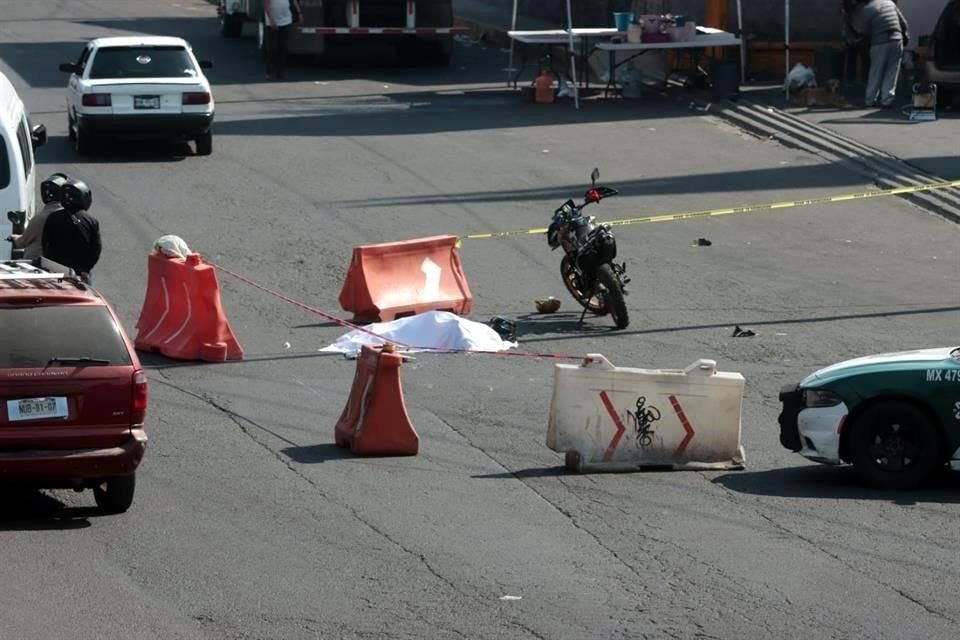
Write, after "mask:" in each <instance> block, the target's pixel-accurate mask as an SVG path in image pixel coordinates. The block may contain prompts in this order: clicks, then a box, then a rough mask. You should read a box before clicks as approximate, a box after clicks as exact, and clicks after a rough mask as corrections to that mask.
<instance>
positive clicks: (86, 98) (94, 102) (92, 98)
mask: <svg viewBox="0 0 960 640" xmlns="http://www.w3.org/2000/svg"><path fill="white" fill-rule="evenodd" d="M111 104H113V103H112V101H111V100H110V94H109V93H86V94H84V95H83V106H85V107H109V106H110V105H111Z"/></svg>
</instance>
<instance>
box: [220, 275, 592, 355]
mask: <svg viewBox="0 0 960 640" xmlns="http://www.w3.org/2000/svg"><path fill="white" fill-rule="evenodd" d="M207 264H209V265H210V266H212V267H213V268H214V269H217V270H219V271H222V272H223V273H225V274H227V275H228V276H232V277H234V278H236V279H237V280H239V281H240V282H243V283H245V284H248V285H250V286H251V287H253V288H255V289H259V290H260V291H263V292H264V293H266V294H269V295H271V296H273V297H275V298H279V299H280V300H283V301H284V302H286V303H289V304H292V305H293V306H295V307H299V308H300V309H302V310H304V311H306V312H307V313H312V314H313V315H316V316H320V317H321V318H324V319H325V320H329V321H330V322H333V323H336V324H338V325H340V326H342V327H346V328H348V329H353V330H355V331H361V332H363V333H366V334H368V335H370V336H373V337H374V338H377V339H378V340H382V341H384V342H387V343H390V344H394V345H397V346H399V347H404V348H406V349H410V350H417V351H434V352H440V353H482V354H486V355H496V356H519V357H523V358H552V359H554V360H584V359H585V358H584V356H576V355H570V354H566V353H538V352H535V351H481V350H479V349H453V348H449V347H424V346H419V345H411V344H406V343H403V342H397V341H395V340H390V339H389V338H385V337H384V336H381V335H379V334H377V333H375V332H373V331H370V330H369V329H367V328H366V327H361V326H360V325H357V324H354V323H352V322H350V321H348V320H344V319H343V318H338V317H337V316H334V315H332V314H329V313H327V312H325V311H321V310H320V309H317V308H316V307H312V306H310V305H308V304H306V303H303V302H300V301H299V300H294V299H293V298H290V297H288V296H285V295H283V294H282V293H280V292H279V291H274V290H273V289H270V288H269V287H265V286H263V285H262V284H260V283H258V282H254V281H253V280H251V279H250V278H247V277H245V276H242V275H240V274H239V273H236V272H235V271H231V270H230V269H227V268H226V267H222V266H220V265H218V264H215V263H213V262H208V263H207Z"/></svg>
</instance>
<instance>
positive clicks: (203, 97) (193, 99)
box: [183, 91, 210, 104]
mask: <svg viewBox="0 0 960 640" xmlns="http://www.w3.org/2000/svg"><path fill="white" fill-rule="evenodd" d="M183 104H210V94H209V93H207V92H206V91H191V92H189V93H185V94H183Z"/></svg>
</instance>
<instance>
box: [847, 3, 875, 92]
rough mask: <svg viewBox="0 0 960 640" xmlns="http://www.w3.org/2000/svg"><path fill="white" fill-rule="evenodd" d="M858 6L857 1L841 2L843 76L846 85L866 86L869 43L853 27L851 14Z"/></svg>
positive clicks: (868, 66)
mask: <svg viewBox="0 0 960 640" xmlns="http://www.w3.org/2000/svg"><path fill="white" fill-rule="evenodd" d="M858 4H859V2H858V1H857V0H843V10H842V11H843V28H842V37H843V44H844V49H843V53H844V60H845V68H844V70H843V75H844V80H845V81H846V82H848V83H853V84H860V83H862V84H866V81H867V74H868V73H869V72H870V43H869V42H867V41H866V40H865V39H864V38H863V36H862V35H861V34H860V33H857V30H856V29H854V27H853V14H854V12H855V11H856V9H857V5H858Z"/></svg>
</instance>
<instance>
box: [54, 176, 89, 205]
mask: <svg viewBox="0 0 960 640" xmlns="http://www.w3.org/2000/svg"><path fill="white" fill-rule="evenodd" d="M60 202H61V203H63V206H64V208H66V209H70V210H72V211H80V210H81V209H82V210H84V211H86V210H88V209H89V208H90V205H92V204H93V192H92V191H90V187H88V186H87V183H86V182H84V181H83V180H67V181H66V183H65V184H64V185H63V195H62V196H61V199H60Z"/></svg>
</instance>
